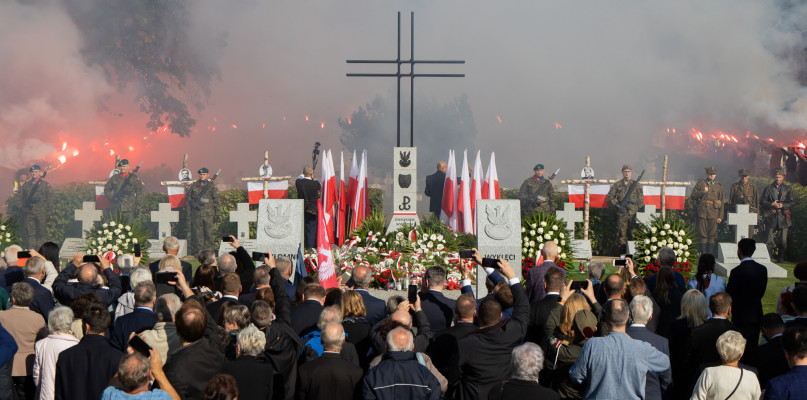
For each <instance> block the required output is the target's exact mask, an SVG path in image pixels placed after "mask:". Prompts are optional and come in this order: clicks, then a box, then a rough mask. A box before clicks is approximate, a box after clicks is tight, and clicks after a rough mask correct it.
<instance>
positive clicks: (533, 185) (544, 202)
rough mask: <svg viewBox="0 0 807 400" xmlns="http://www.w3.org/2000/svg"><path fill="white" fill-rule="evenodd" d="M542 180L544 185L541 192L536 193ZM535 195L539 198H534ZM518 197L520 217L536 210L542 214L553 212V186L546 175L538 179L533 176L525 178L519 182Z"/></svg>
mask: <svg viewBox="0 0 807 400" xmlns="http://www.w3.org/2000/svg"><path fill="white" fill-rule="evenodd" d="M543 182H546V185H544V188H543V190H541V193H538V189H539V188H540V187H541V185H542V184H543ZM537 196H540V198H537V199H536V197H537ZM518 199H519V200H520V201H521V218H524V217H526V216H527V215H530V214H532V213H533V212H537V211H540V212H542V213H544V214H554V213H555V188H554V187H553V186H552V182H551V181H549V180H547V178H546V177H542V178H541V179H540V180H539V179H538V178H536V177H534V176H531V177H529V178H527V180H525V181H524V183H522V184H521V189H520V190H519V191H518Z"/></svg>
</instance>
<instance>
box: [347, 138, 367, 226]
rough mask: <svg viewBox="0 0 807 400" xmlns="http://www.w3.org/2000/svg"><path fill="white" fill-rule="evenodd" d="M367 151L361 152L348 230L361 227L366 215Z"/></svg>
mask: <svg viewBox="0 0 807 400" xmlns="http://www.w3.org/2000/svg"><path fill="white" fill-rule="evenodd" d="M366 185H367V150H364V151H363V152H362V156H361V167H360V168H359V175H358V176H357V177H356V191H355V194H354V198H353V205H352V206H351V209H352V210H353V216H352V218H351V221H350V230H351V231H352V230H354V229H356V228H358V227H359V226H361V223H362V221H363V220H364V218H365V215H366V213H367V210H366V209H367V208H368V207H367V190H366V189H367V188H366Z"/></svg>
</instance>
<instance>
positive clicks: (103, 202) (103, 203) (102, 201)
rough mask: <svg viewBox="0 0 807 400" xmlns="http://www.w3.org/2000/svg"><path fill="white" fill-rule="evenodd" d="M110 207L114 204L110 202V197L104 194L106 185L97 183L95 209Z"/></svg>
mask: <svg viewBox="0 0 807 400" xmlns="http://www.w3.org/2000/svg"><path fill="white" fill-rule="evenodd" d="M110 207H112V204H111V203H110V202H109V199H107V198H106V196H104V186H103V185H95V209H96V210H104V209H107V208H110Z"/></svg>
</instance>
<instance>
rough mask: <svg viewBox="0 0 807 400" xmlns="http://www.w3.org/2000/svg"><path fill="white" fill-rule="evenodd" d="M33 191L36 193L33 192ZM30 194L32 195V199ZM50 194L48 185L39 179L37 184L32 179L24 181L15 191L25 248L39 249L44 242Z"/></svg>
mask: <svg viewBox="0 0 807 400" xmlns="http://www.w3.org/2000/svg"><path fill="white" fill-rule="evenodd" d="M34 189H36V192H33V191H34ZM31 192H33V193H34V194H33V197H31ZM52 194H53V192H52V190H51V188H50V184H49V183H48V182H45V180H44V179H39V181H38V182H34V180H33V179H31V180H29V181H26V182H25V183H23V184H22V186H21V187H20V190H18V191H17V195H18V196H16V198H17V202H18V203H17V206H18V210H19V215H22V218H23V220H22V221H23V225H24V226H25V232H26V235H25V236H26V237H25V240H26V243H25V245H26V247H27V248H39V246H40V245H42V243H45V241H46V234H47V226H46V221H47V218H48V210H50V198H51V195H52Z"/></svg>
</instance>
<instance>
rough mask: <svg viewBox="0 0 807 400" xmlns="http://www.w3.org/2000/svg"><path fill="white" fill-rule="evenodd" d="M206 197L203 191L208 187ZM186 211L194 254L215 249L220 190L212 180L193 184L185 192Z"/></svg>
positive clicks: (191, 248) (198, 181)
mask: <svg viewBox="0 0 807 400" xmlns="http://www.w3.org/2000/svg"><path fill="white" fill-rule="evenodd" d="M207 186H209V187H208V188H207V190H205V193H204V195H202V194H201V193H202V190H203V189H204V188H205V187H207ZM185 199H186V206H185V207H186V209H187V210H188V221H189V223H190V232H189V234H190V238H191V244H190V246H189V248H190V250H191V253H192V254H198V253H200V252H201V251H202V250H205V249H215V248H216V241H215V237H214V235H215V233H216V217H217V216H218V213H219V190H218V189H217V188H216V184H215V183H213V181H211V180H207V181H204V182H203V181H202V180H201V179H198V180H196V181H195V182H193V183H191V184H190V185H189V186H188V188H187V189H186V190H185Z"/></svg>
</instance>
